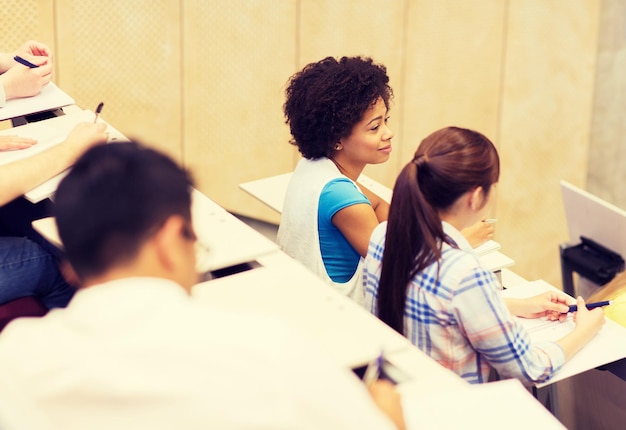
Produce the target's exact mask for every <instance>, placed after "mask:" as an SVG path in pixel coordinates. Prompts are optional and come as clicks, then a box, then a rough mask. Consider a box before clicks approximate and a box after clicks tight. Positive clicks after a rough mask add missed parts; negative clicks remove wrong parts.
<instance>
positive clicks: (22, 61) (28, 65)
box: [13, 55, 39, 69]
mask: <svg viewBox="0 0 626 430" xmlns="http://www.w3.org/2000/svg"><path fill="white" fill-rule="evenodd" d="M13 59H14V60H15V61H17V62H18V63H20V64H23V65H25V66H26V67H30V68H31V69H36V68H37V67H39V66H38V65H36V64H33V63H31V62H30V61H28V60H25V59H23V58H22V57H20V56H19V55H16V56H15V57H13Z"/></svg>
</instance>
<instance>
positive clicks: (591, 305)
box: [569, 300, 613, 312]
mask: <svg viewBox="0 0 626 430" xmlns="http://www.w3.org/2000/svg"><path fill="white" fill-rule="evenodd" d="M612 303H613V300H604V301H602V302H594V303H587V304H586V305H585V307H586V308H587V309H595V308H601V307H603V306H608V305H610V304H612ZM577 310H578V306H577V305H570V306H569V311H570V312H576V311H577Z"/></svg>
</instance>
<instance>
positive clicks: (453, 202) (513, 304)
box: [364, 127, 604, 383]
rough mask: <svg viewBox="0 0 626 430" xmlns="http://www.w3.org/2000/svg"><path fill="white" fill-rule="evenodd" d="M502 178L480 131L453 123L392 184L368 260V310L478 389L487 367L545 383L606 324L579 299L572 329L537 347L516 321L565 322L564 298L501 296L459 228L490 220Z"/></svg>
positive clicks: (554, 295)
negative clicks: (385, 217)
mask: <svg viewBox="0 0 626 430" xmlns="http://www.w3.org/2000/svg"><path fill="white" fill-rule="evenodd" d="M499 175H500V162H499V158H498V153H497V151H496V148H495V146H494V145H493V143H491V141H490V140H489V139H487V138H486V137H485V136H483V135H482V134H480V133H478V132H475V131H472V130H468V129H462V128H456V127H448V128H444V129H441V130H438V131H436V132H434V133H432V134H431V135H430V136H428V137H426V139H424V140H423V141H422V143H421V144H420V146H419V147H418V149H417V151H416V152H415V156H414V157H413V159H412V160H411V162H409V163H408V164H407V165H406V166H405V167H404V168H403V170H402V171H401V173H400V175H399V176H398V178H397V180H396V184H395V187H394V190H393V197H392V200H391V205H390V209H389V218H388V221H387V222H385V223H381V224H380V225H379V226H378V227H377V228H376V229H375V230H374V233H373V234H372V237H371V241H370V245H369V249H368V255H367V257H366V259H365V268H364V285H365V290H366V291H365V299H366V306H367V307H368V308H369V309H370V311H371V312H372V313H374V314H376V315H378V317H379V318H380V319H381V320H383V321H384V322H385V323H387V324H388V325H389V326H391V327H392V328H394V329H395V330H397V331H398V332H400V333H402V334H403V335H405V336H407V337H408V338H409V339H410V340H411V341H412V342H413V343H414V344H415V345H416V346H417V347H419V348H420V349H421V350H422V351H424V352H425V353H427V354H428V355H430V356H431V357H432V358H433V359H435V360H436V361H438V362H439V363H440V364H441V365H443V366H445V367H447V368H449V369H451V370H453V371H454V372H456V373H457V374H459V375H460V376H461V377H463V378H464V379H466V380H467V381H469V382H472V383H480V382H487V381H488V378H489V374H490V371H491V368H493V369H495V370H496V371H497V372H498V373H499V375H500V376H501V377H503V378H510V377H514V378H518V379H520V380H521V381H522V382H525V383H534V382H544V381H546V380H548V379H549V378H550V376H551V375H552V374H553V373H554V372H556V371H557V370H558V369H559V368H560V367H561V366H562V365H563V363H564V362H565V361H566V360H567V359H569V358H570V357H571V356H573V355H574V354H575V353H576V352H577V351H578V350H579V349H580V348H581V347H582V346H583V345H584V344H585V343H587V342H588V341H589V340H590V339H591V338H592V337H593V336H594V335H595V334H596V333H597V332H598V330H599V329H600V327H601V326H602V324H603V323H604V315H603V312H602V310H601V309H596V310H593V311H588V310H587V309H586V308H585V306H584V301H583V300H582V298H579V299H578V309H579V311H578V312H577V318H576V328H575V329H574V331H572V332H571V333H570V334H568V335H567V336H565V337H564V338H562V339H561V340H559V341H558V342H541V343H539V342H537V343H533V342H531V340H530V338H529V336H528V333H527V332H526V330H525V329H524V328H523V327H522V326H521V325H520V324H519V322H517V321H516V319H515V318H513V315H516V316H521V317H526V318H539V317H543V316H547V317H548V318H549V319H554V320H556V319H564V318H565V316H566V315H567V312H568V307H567V304H568V297H567V296H566V295H564V294H561V293H556V292H549V293H544V294H541V295H538V296H535V297H531V298H528V299H507V300H506V301H505V299H503V298H502V297H501V295H500V291H499V290H500V285H499V283H498V281H497V279H496V277H495V275H494V274H493V273H492V272H490V271H488V270H486V269H484V268H482V267H481V266H480V262H479V260H478V258H477V257H476V255H475V253H474V252H473V250H472V247H471V246H470V244H469V243H468V241H467V240H466V239H465V238H464V237H463V235H462V234H461V230H462V229H464V228H466V227H468V226H471V225H473V224H475V223H476V222H479V221H480V220H482V219H484V217H485V216H486V215H487V212H488V210H489V205H490V202H491V200H492V198H493V194H494V192H495V190H494V188H495V185H496V183H497V182H498V178H499Z"/></svg>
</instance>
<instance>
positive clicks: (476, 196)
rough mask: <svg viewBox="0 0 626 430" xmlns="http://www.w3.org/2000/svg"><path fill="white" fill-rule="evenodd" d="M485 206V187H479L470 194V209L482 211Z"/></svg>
mask: <svg viewBox="0 0 626 430" xmlns="http://www.w3.org/2000/svg"><path fill="white" fill-rule="evenodd" d="M484 205H485V190H483V187H477V188H475V189H474V191H472V192H471V194H470V207H471V208H472V210H475V211H477V210H480V209H482V208H483V206H484Z"/></svg>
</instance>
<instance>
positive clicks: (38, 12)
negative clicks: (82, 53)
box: [0, 0, 56, 80]
mask: <svg viewBox="0 0 626 430" xmlns="http://www.w3.org/2000/svg"><path fill="white" fill-rule="evenodd" d="M0 28H1V29H2V38H1V39H0V52H8V51H13V50H14V49H15V48H17V47H19V46H21V45H22V44H23V43H24V42H26V41H27V40H37V41H39V42H42V43H45V44H46V45H48V46H49V47H50V48H51V49H52V51H53V53H54V52H56V46H55V44H54V13H53V0H0ZM55 78H56V77H55ZM55 80H56V79H55Z"/></svg>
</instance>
